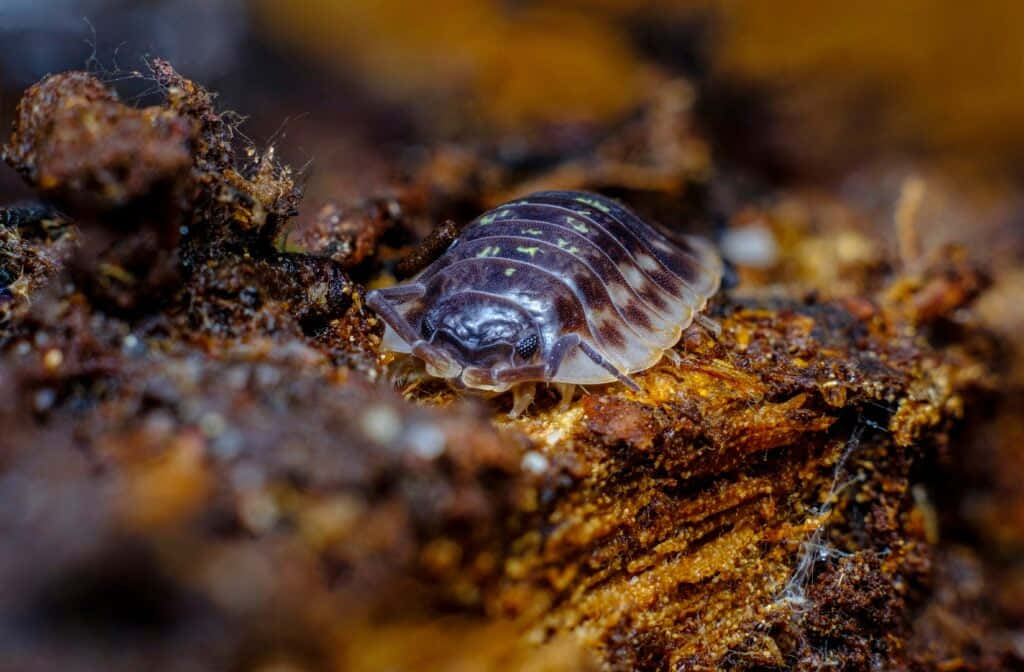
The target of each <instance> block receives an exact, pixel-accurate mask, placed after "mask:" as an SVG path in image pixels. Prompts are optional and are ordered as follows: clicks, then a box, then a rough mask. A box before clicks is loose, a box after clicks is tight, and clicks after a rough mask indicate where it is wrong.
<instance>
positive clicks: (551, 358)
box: [544, 334, 582, 380]
mask: <svg viewBox="0 0 1024 672" xmlns="http://www.w3.org/2000/svg"><path fill="white" fill-rule="evenodd" d="M581 342H582V339H581V338H580V335H579V334H567V335H565V336H562V337H561V338H560V339H558V340H557V341H555V344H554V345H553V346H551V351H550V352H549V353H548V354H547V357H546V358H545V363H544V376H545V378H547V379H548V380H551V379H552V378H554V377H555V374H557V373H558V369H559V368H560V367H561V366H562V360H564V359H565V356H566V355H567V354H569V351H570V350H572V349H573V348H574V347H576V346H577V345H579V344H580V343H581Z"/></svg>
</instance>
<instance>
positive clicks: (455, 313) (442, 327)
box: [419, 291, 542, 377]
mask: <svg viewBox="0 0 1024 672" xmlns="http://www.w3.org/2000/svg"><path fill="white" fill-rule="evenodd" d="M419 328H420V337H421V338H422V339H423V341H424V342H425V343H426V344H427V346H428V348H429V349H430V350H431V351H434V352H435V353H437V352H443V353H444V354H445V355H447V356H448V357H450V358H451V359H452V360H453V361H456V362H458V363H459V364H461V365H462V366H463V367H464V368H465V369H466V370H467V371H468V370H473V369H479V370H486V371H497V370H501V369H504V368H508V367H520V366H523V365H525V364H529V363H532V362H535V361H537V360H538V359H539V356H540V354H541V349H542V347H541V346H542V340H541V336H540V330H539V329H538V327H537V325H536V324H535V323H534V321H533V319H532V318H531V317H530V315H529V313H527V312H526V311H525V310H524V309H523V308H522V307H520V306H518V305H516V304H515V303H514V302H512V301H509V300H508V299H505V298H502V297H499V296H494V295H491V294H485V293H482V292H473V291H464V292H459V293H458V294H456V295H454V296H452V297H449V298H448V299H445V300H443V301H440V302H438V303H436V304H434V305H433V306H431V307H430V308H429V309H428V310H427V311H426V312H425V313H424V314H423V316H422V318H421V319H420V325H419ZM448 377H451V376H448Z"/></svg>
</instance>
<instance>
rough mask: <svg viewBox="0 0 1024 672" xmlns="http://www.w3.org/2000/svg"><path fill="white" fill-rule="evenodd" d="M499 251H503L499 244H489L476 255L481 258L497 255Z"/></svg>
mask: <svg viewBox="0 0 1024 672" xmlns="http://www.w3.org/2000/svg"><path fill="white" fill-rule="evenodd" d="M499 252H501V248H500V247H498V246H497V245H494V246H491V245H488V246H487V247H485V248H484V249H482V250H480V251H479V252H477V253H476V256H477V258H480V257H496V256H498V253H499Z"/></svg>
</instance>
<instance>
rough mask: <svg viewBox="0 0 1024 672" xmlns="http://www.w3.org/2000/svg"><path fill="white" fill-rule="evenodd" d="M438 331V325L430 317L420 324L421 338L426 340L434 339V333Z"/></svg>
mask: <svg viewBox="0 0 1024 672" xmlns="http://www.w3.org/2000/svg"><path fill="white" fill-rule="evenodd" d="M436 331H437V325H435V324H434V321H433V320H431V319H430V318H429V317H424V318H423V322H422V323H421V324H420V336H422V337H423V339H424V340H427V341H429V340H430V339H432V338H433V337H434V332H436Z"/></svg>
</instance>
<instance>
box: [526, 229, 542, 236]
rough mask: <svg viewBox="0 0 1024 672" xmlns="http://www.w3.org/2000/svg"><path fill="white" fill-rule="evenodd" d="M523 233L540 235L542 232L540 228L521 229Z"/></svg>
mask: <svg viewBox="0 0 1024 672" xmlns="http://www.w3.org/2000/svg"><path fill="white" fill-rule="evenodd" d="M523 233H527V234H529V235H531V236H539V235H542V234H543V233H544V232H543V231H541V230H540V229H523Z"/></svg>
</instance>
